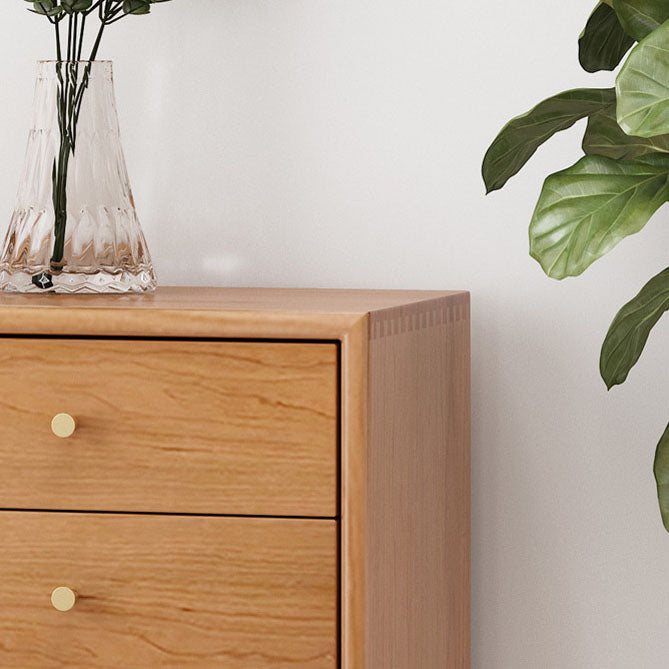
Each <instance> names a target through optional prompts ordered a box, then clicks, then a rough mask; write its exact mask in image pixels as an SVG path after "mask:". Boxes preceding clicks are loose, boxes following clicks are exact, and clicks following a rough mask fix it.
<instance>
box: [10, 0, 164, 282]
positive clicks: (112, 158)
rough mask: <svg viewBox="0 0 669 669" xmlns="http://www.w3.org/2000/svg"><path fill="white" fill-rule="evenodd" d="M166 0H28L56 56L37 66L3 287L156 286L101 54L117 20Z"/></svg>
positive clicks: (145, 11)
mask: <svg viewBox="0 0 669 669" xmlns="http://www.w3.org/2000/svg"><path fill="white" fill-rule="evenodd" d="M166 1H167V0H37V1H33V0H22V2H29V3H30V7H29V8H28V9H29V10H30V11H31V12H33V13H35V14H37V15H39V16H41V17H43V19H45V20H46V21H48V23H49V25H50V28H51V29H52V31H53V35H54V40H55V60H52V61H41V62H40V63H39V65H38V76H37V86H36V91H35V102H34V110H33V125H32V128H31V131H30V133H29V140H28V150H27V155H26V161H25V167H24V172H23V176H22V178H21V183H20V187H19V195H18V201H17V205H16V208H15V211H14V215H13V217H12V220H11V222H10V226H9V230H8V232H7V235H6V238H5V243H4V245H3V248H2V253H1V255H0V289H2V290H7V291H16V292H44V291H51V292H71V293H76V292H144V291H150V290H153V289H154V288H155V285H156V280H155V274H154V271H153V265H152V263H151V258H150V255H149V252H148V249H147V247H146V242H145V240H144V235H143V233H142V230H141V227H140V225H139V220H138V219H137V215H136V212H135V205H134V200H133V197H132V191H131V189H130V183H129V179H128V175H127V170H126V166H125V159H124V156H123V149H122V147H121V143H120V134H119V128H118V119H117V114H116V102H115V97H114V89H113V76H112V66H111V62H109V61H97V60H96V58H97V56H98V53H99V50H100V45H101V42H102V38H103V36H104V34H105V31H106V30H108V29H109V27H110V26H111V25H113V24H116V23H118V22H119V21H121V20H123V19H125V18H128V17H131V16H137V15H143V14H148V13H149V12H150V11H151V7H152V5H153V4H155V3H157V2H166ZM91 29H92V30H91ZM85 55H88V58H87V60H83V58H84V56H85Z"/></svg>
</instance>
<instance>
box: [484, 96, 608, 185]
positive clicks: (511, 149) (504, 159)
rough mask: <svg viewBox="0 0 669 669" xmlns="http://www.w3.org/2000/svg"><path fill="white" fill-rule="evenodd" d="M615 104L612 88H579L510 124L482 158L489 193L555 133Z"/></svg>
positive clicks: (507, 178) (542, 104) (531, 110)
mask: <svg viewBox="0 0 669 669" xmlns="http://www.w3.org/2000/svg"><path fill="white" fill-rule="evenodd" d="M613 102H615V91H614V90H613V89H612V88H577V89H574V90H571V91H565V92H563V93H559V94H558V95H554V96H553V97H551V98H548V99H547V100H544V101H543V102H540V103H539V104H538V105H537V106H536V107H533V108H532V109H530V111H528V112H526V113H525V114H521V115H520V116H517V117H516V118H514V119H512V120H511V121H509V122H508V123H507V124H506V125H505V126H504V127H503V128H502V130H501V131H500V133H499V134H498V135H497V137H496V138H495V140H494V141H493V143H492V144H491V145H490V148H489V149H488V151H487V152H486V154H485V158H484V159H483V181H484V182H485V185H486V189H487V192H488V193H490V192H491V191H494V190H497V189H499V188H502V186H504V184H505V183H506V182H507V181H508V180H509V179H510V178H511V177H512V176H513V175H514V174H517V173H518V172H519V171H520V170H521V168H522V167H523V165H525V163H526V162H527V161H528V160H529V159H530V158H531V157H532V155H533V154H534V152H535V151H536V150H537V149H538V148H539V146H541V144H543V143H544V142H545V141H546V140H547V139H549V138H550V137H552V136H553V135H554V134H555V133H556V132H559V131H560V130H565V129H566V128H569V127H571V126H572V125H574V123H576V121H578V120H580V119H582V118H585V117H586V116H589V115H590V114H593V113H595V112H597V111H599V110H601V109H603V108H604V107H606V106H608V105H610V104H612V103H613Z"/></svg>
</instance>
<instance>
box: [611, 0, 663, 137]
mask: <svg viewBox="0 0 669 669" xmlns="http://www.w3.org/2000/svg"><path fill="white" fill-rule="evenodd" d="M668 4H669V3H668ZM668 46H669V21H667V22H665V23H663V24H662V25H661V26H660V27H659V28H658V29H657V30H655V31H654V32H652V33H651V34H650V35H648V37H646V38H645V39H644V40H642V41H641V42H639V44H637V45H636V46H635V47H634V49H632V52H631V53H630V55H629V57H628V58H627V61H626V62H625V64H624V65H623V67H622V69H621V70H620V72H619V73H618V77H617V78H616V93H617V100H618V107H617V116H618V123H619V125H620V127H621V128H622V129H623V130H624V131H625V132H626V133H627V134H628V135H638V136H640V137H652V136H654V135H664V134H667V133H669V48H667V47H668Z"/></svg>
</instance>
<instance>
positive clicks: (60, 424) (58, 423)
mask: <svg viewBox="0 0 669 669" xmlns="http://www.w3.org/2000/svg"><path fill="white" fill-rule="evenodd" d="M76 429H77V423H76V422H75V420H74V418H72V416H70V414H69V413H59V414H57V415H55V416H54V417H53V420H52V421H51V431H52V432H53V433H54V434H55V435H56V436H57V437H60V438H61V439H67V438H68V437H71V436H72V435H73V434H74V431H75V430H76Z"/></svg>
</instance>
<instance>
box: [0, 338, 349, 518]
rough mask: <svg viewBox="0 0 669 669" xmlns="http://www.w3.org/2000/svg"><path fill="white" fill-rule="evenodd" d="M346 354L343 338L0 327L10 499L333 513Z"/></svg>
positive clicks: (35, 504) (11, 504)
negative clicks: (68, 432)
mask: <svg viewBox="0 0 669 669" xmlns="http://www.w3.org/2000/svg"><path fill="white" fill-rule="evenodd" d="M337 365H338V363H337V347H336V345H335V344H290V343H255V342H206V341H200V342H197V341H196V342H191V341H116V340H46V339H40V340H36V339H6V338H5V339H3V338H0V368H1V369H2V374H3V379H4V382H3V384H2V385H1V386H0V424H1V425H2V429H3V438H2V440H0V507H2V508H11V509H19V508H22V509H25V508H28V509H66V510H84V511H87V510H94V511H135V512H149V511H150V512H157V511H159V512H176V513H211V514H231V515H281V516H321V517H334V516H336V515H337V490H336V487H337V457H338V453H337V451H338V449H337V419H338V416H337V414H338V407H337V394H338V391H337V385H338V384H337V374H338V370H337ZM61 412H66V413H69V414H71V415H72V416H74V418H75V419H76V421H77V429H76V432H75V433H74V435H73V436H72V437H71V438H69V439H58V438H57V437H55V436H54V435H53V434H52V433H51V429H50V423H51V419H52V417H53V416H54V415H56V414H58V413H61Z"/></svg>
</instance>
